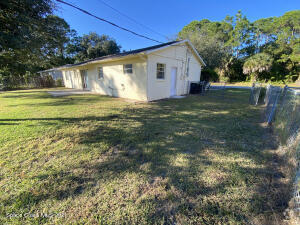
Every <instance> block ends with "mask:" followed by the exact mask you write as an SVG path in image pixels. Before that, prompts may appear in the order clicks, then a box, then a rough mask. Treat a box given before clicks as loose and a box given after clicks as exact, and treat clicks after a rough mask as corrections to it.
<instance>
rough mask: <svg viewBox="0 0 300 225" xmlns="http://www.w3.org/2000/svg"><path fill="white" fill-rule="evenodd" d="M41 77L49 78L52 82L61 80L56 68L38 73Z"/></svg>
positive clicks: (59, 72) (61, 76)
mask: <svg viewBox="0 0 300 225" xmlns="http://www.w3.org/2000/svg"><path fill="white" fill-rule="evenodd" d="M38 73H39V74H40V75H41V76H42V77H43V76H51V77H52V78H53V80H57V79H63V75H62V71H61V70H59V69H58V68H53V69H49V70H43V71H39V72H38Z"/></svg>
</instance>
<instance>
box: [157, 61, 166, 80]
mask: <svg viewBox="0 0 300 225" xmlns="http://www.w3.org/2000/svg"><path fill="white" fill-rule="evenodd" d="M159 66H163V71H162V70H161V67H160V68H159ZM166 67H167V66H166V64H165V63H156V80H161V81H163V80H165V79H166ZM159 69H160V70H159ZM162 72H163V78H159V77H158V74H159V73H162Z"/></svg>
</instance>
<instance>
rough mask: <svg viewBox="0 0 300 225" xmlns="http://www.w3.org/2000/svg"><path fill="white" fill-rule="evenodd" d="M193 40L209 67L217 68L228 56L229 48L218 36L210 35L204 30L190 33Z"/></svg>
mask: <svg viewBox="0 0 300 225" xmlns="http://www.w3.org/2000/svg"><path fill="white" fill-rule="evenodd" d="M188 38H189V39H190V40H191V42H192V43H193V45H194V46H195V48H196V49H197V51H198V52H199V54H200V55H201V57H202V58H203V60H204V61H205V63H206V66H207V67H208V68H209V69H215V68H217V67H220V66H221V65H222V64H223V61H224V59H225V58H226V56H228V48H226V47H225V46H224V43H223V42H221V41H220V40H219V39H218V38H217V37H214V36H209V35H207V34H206V33H203V32H202V31H196V32H193V33H191V34H189V36H188Z"/></svg>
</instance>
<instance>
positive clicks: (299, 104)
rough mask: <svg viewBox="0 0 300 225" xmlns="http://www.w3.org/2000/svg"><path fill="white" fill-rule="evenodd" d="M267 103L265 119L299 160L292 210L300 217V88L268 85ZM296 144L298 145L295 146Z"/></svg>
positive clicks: (265, 98)
mask: <svg viewBox="0 0 300 225" xmlns="http://www.w3.org/2000/svg"><path fill="white" fill-rule="evenodd" d="M250 97H251V96H250ZM264 103H265V105H266V109H265V114H264V121H265V122H267V123H268V124H269V125H271V124H272V127H273V128H274V131H275V133H276V134H277V135H278V137H279V140H280V143H281V145H283V146H287V148H289V149H291V150H293V151H294V148H295V154H294V156H295V159H296V162H297V170H296V177H295V180H294V186H293V199H292V205H291V208H292V211H293V215H296V218H297V219H299V218H300V141H299V138H298V137H299V134H300V132H299V131H300V89H299V88H291V87H288V86H285V87H284V88H280V87H275V86H272V85H268V86H267V87H266V95H265V97H264ZM295 146H296V147H295Z"/></svg>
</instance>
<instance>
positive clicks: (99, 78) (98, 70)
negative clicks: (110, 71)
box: [97, 66, 104, 80]
mask: <svg viewBox="0 0 300 225" xmlns="http://www.w3.org/2000/svg"><path fill="white" fill-rule="evenodd" d="M100 68H102V77H99V72H100ZM97 79H98V80H104V68H103V66H98V67H97Z"/></svg>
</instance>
